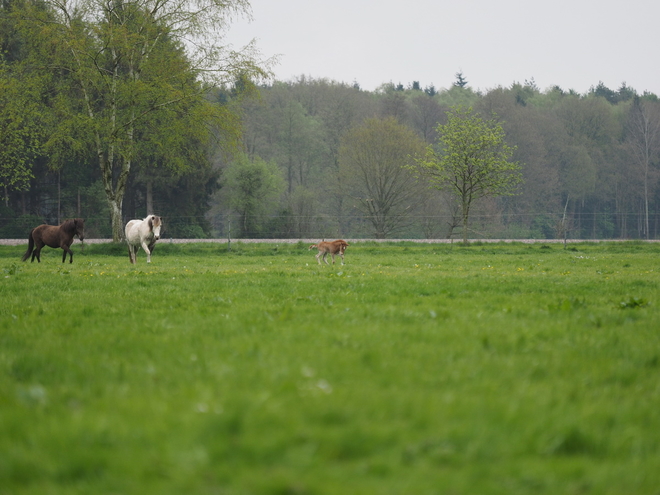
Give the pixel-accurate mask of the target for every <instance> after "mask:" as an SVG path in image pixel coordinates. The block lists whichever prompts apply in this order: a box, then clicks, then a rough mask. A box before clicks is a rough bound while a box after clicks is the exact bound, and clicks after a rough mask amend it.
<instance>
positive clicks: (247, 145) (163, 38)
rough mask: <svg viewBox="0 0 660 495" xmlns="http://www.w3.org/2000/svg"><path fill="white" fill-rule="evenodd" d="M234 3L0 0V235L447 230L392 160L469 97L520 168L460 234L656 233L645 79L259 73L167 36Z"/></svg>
mask: <svg viewBox="0 0 660 495" xmlns="http://www.w3.org/2000/svg"><path fill="white" fill-rule="evenodd" d="M219 5H221V7H220V8H219V10H216V11H213V10H212V9H211V7H212V6H216V7H217V6H219ZM193 6H194V10H191V9H193ZM246 6H247V1H246V0H233V1H231V2H228V3H227V2H225V3H221V4H219V3H217V2H213V1H212V0H208V2H207V1H206V0H201V1H200V2H197V3H190V4H189V5H188V4H186V3H185V2H184V3H177V2H169V1H155V0H153V1H152V0H139V1H137V2H130V3H127V2H123V1H121V0H115V1H112V2H104V1H100V0H80V1H79V2H74V3H69V2H59V1H57V0H4V1H2V2H0V193H1V194H2V201H1V202H0V222H1V223H0V236H1V237H23V236H25V235H27V232H28V231H29V229H30V228H31V227H33V226H34V225H35V224H39V223H42V222H44V221H45V222H48V223H52V224H54V223H57V222H59V221H60V220H63V219H64V218H67V217H73V216H83V217H85V218H86V219H87V225H88V226H89V227H88V233H87V235H88V237H90V236H91V237H95V236H100V237H112V238H114V239H116V240H117V239H118V238H119V237H120V236H121V225H123V224H124V223H125V222H126V221H127V220H128V219H130V218H135V217H143V216H145V215H146V214H147V213H152V212H153V213H157V214H159V215H161V216H163V217H164V218H165V229H166V230H165V231H164V235H165V236H171V237H207V236H227V235H230V234H231V235H232V236H234V237H292V238H303V237H318V238H321V237H327V238H330V237H340V236H341V237H358V238H359V237H372V236H374V237H382V238H387V237H412V238H425V237H426V238H430V237H448V236H452V235H455V234H456V233H457V228H458V227H459V226H462V225H464V223H465V222H464V213H465V212H464V211H462V209H463V210H464V209H465V207H464V206H463V207H461V205H460V203H459V202H457V197H456V194H455V193H454V192H452V191H451V190H447V189H443V188H433V187H428V186H429V184H428V183H424V181H421V180H419V177H417V176H415V174H414V173H412V171H411V168H410V165H411V163H412V162H413V161H414V158H415V157H419V156H422V155H423V154H424V152H425V151H424V150H426V149H428V146H429V145H433V144H435V143H438V142H441V141H442V139H441V138H442V136H440V135H439V134H438V132H439V131H440V132H442V129H446V128H447V125H448V123H449V120H448V119H449V116H450V115H451V113H452V112H453V111H468V110H469V111H470V112H474V114H475V115H480V116H482V117H483V118H484V119H486V120H492V121H494V122H497V123H498V125H499V126H501V129H502V130H503V131H504V139H505V142H506V146H507V148H506V149H508V150H511V152H512V161H513V162H515V163H517V164H519V165H520V166H521V172H522V179H523V180H522V182H521V183H520V184H519V185H518V187H517V189H516V190H515V192H514V194H512V195H505V196H493V195H489V194H485V195H483V196H481V197H479V198H478V199H476V200H475V201H474V203H471V204H470V218H471V220H470V232H469V236H470V237H476V238H479V237H494V238H499V237H510V238H528V237H532V238H553V237H562V236H568V237H574V238H585V239H589V238H657V237H658V235H659V234H660V232H659V230H660V187H658V186H659V183H658V179H659V177H660V102H658V98H657V97H656V95H654V94H649V93H646V92H645V93H639V92H638V91H636V90H635V89H633V88H630V87H628V86H626V85H625V84H622V85H621V87H620V88H618V89H616V90H613V89H610V88H607V87H606V86H605V85H603V84H602V83H599V84H597V85H596V86H594V87H593V88H592V89H591V90H590V91H588V92H587V93H586V94H578V93H576V92H575V91H571V90H564V89H562V88H559V87H553V88H549V89H546V90H540V89H539V88H538V87H536V85H535V84H534V82H533V81H531V82H527V81H526V82H525V83H522V84H521V83H514V84H512V85H510V86H507V87H498V88H493V89H490V90H487V91H475V90H473V89H472V88H471V87H470V85H469V81H468V79H467V77H466V76H465V75H464V74H462V73H459V74H457V76H456V80H455V81H454V83H453V84H451V85H450V86H449V88H447V89H436V88H435V87H433V86H427V87H423V86H422V85H421V84H420V83H419V82H412V83H411V84H410V85H409V86H404V85H402V84H396V85H395V84H391V83H389V84H384V85H383V86H381V87H380V88H379V89H378V90H376V91H364V90H362V89H361V88H360V87H359V85H358V84H357V83H355V84H353V85H348V84H342V83H336V82H333V81H328V80H324V79H309V78H306V77H300V78H298V79H297V80H294V81H289V82H281V81H275V82H273V83H269V84H267V85H264V84H261V83H258V82H256V83H255V82H254V81H259V78H260V77H263V76H267V64H262V63H257V62H255V60H256V58H257V55H256V54H255V52H254V51H252V48H253V47H248V48H247V50H246V51H244V52H233V51H231V50H227V49H226V48H224V47H222V46H217V45H213V44H211V45H209V44H206V45H205V44H204V43H202V42H201V41H200V40H202V39H203V38H201V37H200V38H199V40H198V41H199V43H194V44H191V46H197V47H201V48H204V49H203V50H200V51H198V52H191V51H190V46H185V40H186V39H189V37H190V36H198V35H200V34H204V33H209V32H213V30H214V29H216V28H220V30H222V28H223V27H226V25H227V23H228V22H229V21H230V20H231V17H232V16H233V15H236V14H237V13H240V12H242V11H243V10H244V9H245V8H246ZM212 12H213V13H212ZM211 13H212V14H211ZM458 109H463V110H458ZM440 161H441V160H440V159H439V162H440Z"/></svg>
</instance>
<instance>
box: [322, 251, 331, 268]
mask: <svg viewBox="0 0 660 495" xmlns="http://www.w3.org/2000/svg"><path fill="white" fill-rule="evenodd" d="M327 256H328V253H327V251H326V252H325V253H323V261H325V264H326V265H329V264H330V263H328V259H327Z"/></svg>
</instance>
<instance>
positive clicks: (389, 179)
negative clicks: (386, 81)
mask: <svg viewBox="0 0 660 495" xmlns="http://www.w3.org/2000/svg"><path fill="white" fill-rule="evenodd" d="M423 149H424V143H423V141H422V140H421V139H419V137H417V135H416V134H415V133H414V132H413V131H411V130H410V129H408V128H406V127H404V126H402V125H401V124H399V123H397V121H396V120H395V119H394V118H392V117H389V118H386V119H368V120H367V121H365V123H364V125H362V126H361V127H358V128H356V129H353V130H352V131H351V132H348V133H347V134H346V136H345V137H344V139H343V140H342V147H341V149H340V152H339V168H340V178H341V183H342V185H343V186H344V187H345V191H346V192H347V193H348V195H349V196H350V197H352V198H353V199H354V200H355V201H356V202H357V205H358V207H359V208H360V210H361V211H362V212H363V213H364V214H366V215H367V218H368V220H369V221H370V222H371V225H372V226H373V228H374V235H375V236H376V237H377V238H385V237H387V236H388V235H390V234H391V233H393V232H395V231H397V230H398V229H400V228H401V227H403V226H404V225H405V224H406V222H407V216H408V214H409V213H410V211H411V210H412V208H413V207H414V206H415V203H416V199H417V191H418V189H417V187H416V186H417V184H416V181H415V178H414V177H413V175H412V174H411V173H410V170H409V169H406V168H405V165H409V162H410V160H411V157H412V156H414V155H415V154H418V153H420V152H421V151H422V150H423Z"/></svg>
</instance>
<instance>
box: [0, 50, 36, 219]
mask: <svg viewBox="0 0 660 495" xmlns="http://www.w3.org/2000/svg"><path fill="white" fill-rule="evenodd" d="M34 97H35V93H34V91H32V90H31V88H30V87H29V86H28V85H26V84H24V83H22V82H21V81H20V80H19V79H17V78H16V77H14V75H13V74H11V73H10V71H9V69H8V67H7V65H6V64H5V63H4V62H3V61H2V60H0V187H2V189H3V192H4V195H3V199H4V202H5V206H9V191H10V190H16V191H25V190H27V189H28V187H29V182H30V179H32V178H33V177H34V175H33V173H32V162H33V160H34V159H35V158H36V157H37V156H39V155H40V154H41V152H42V151H41V149H42V148H41V147H42V144H43V138H44V132H43V127H42V126H41V125H39V118H38V115H39V112H38V108H37V105H36V103H35V99H34ZM37 100H38V98H37Z"/></svg>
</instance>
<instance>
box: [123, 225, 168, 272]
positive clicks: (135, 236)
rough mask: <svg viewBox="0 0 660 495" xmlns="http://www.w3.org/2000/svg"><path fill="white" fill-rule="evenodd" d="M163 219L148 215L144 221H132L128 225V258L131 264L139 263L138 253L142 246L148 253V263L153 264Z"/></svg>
mask: <svg viewBox="0 0 660 495" xmlns="http://www.w3.org/2000/svg"><path fill="white" fill-rule="evenodd" d="M162 226H163V219H162V218H161V217H157V216H156V215H147V218H145V219H144V220H131V221H130V222H128V223H127V224H126V229H125V231H126V242H127V243H128V257H129V258H130V259H131V263H133V264H135V262H136V261H137V252H138V250H139V249H140V246H142V249H144V252H145V253H147V263H151V253H152V252H153V250H154V246H155V245H156V241H157V240H158V239H159V238H160V229H161V227H162Z"/></svg>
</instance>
